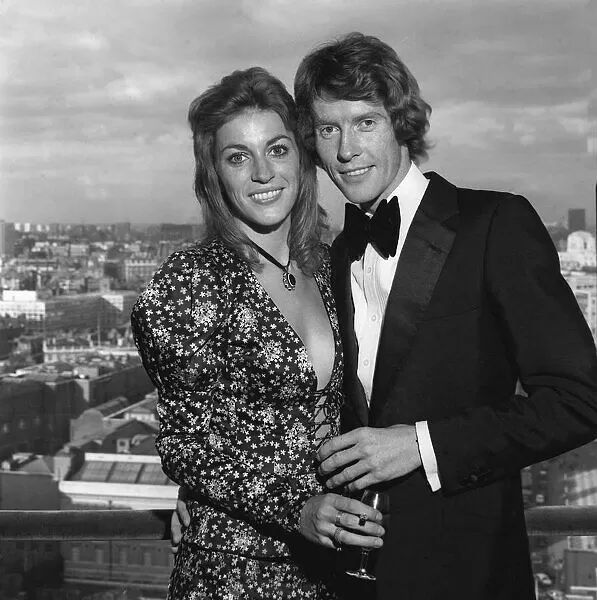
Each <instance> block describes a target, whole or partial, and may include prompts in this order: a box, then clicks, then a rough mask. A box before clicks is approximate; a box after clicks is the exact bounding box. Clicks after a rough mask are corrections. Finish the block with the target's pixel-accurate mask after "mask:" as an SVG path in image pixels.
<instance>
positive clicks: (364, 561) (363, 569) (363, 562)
mask: <svg viewBox="0 0 597 600" xmlns="http://www.w3.org/2000/svg"><path fill="white" fill-rule="evenodd" d="M368 559H369V550H361V564H360V565H359V571H360V572H361V573H366V572H367V560H368Z"/></svg>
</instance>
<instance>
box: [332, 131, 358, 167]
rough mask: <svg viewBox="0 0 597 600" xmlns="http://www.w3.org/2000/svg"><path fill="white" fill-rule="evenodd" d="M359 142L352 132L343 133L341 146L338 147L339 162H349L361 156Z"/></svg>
mask: <svg viewBox="0 0 597 600" xmlns="http://www.w3.org/2000/svg"><path fill="white" fill-rule="evenodd" d="M360 152H361V151H360V148H359V144H358V140H357V139H356V137H355V136H354V135H353V133H352V132H350V131H346V132H342V137H341V138H340V146H339V147H338V160H339V161H340V162H349V161H350V160H352V159H353V158H354V157H355V156H358V155H359V154H360Z"/></svg>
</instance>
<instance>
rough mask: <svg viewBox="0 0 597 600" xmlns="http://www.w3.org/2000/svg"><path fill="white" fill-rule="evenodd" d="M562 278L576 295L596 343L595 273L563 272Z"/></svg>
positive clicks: (596, 302)
mask: <svg viewBox="0 0 597 600" xmlns="http://www.w3.org/2000/svg"><path fill="white" fill-rule="evenodd" d="M564 278H565V279H566V281H567V282H568V285H569V286H570V288H571V289H572V292H573V293H574V295H575V296H576V300H577V301H578V305H579V306H580V309H581V311H582V313H583V315H584V316H585V319H586V320H587V323H588V325H589V328H590V329H591V333H592V334H593V339H594V340H595V343H596V344H597V273H590V272H578V271H573V272H569V273H564Z"/></svg>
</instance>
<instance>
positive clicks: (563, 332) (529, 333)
mask: <svg viewBox="0 0 597 600" xmlns="http://www.w3.org/2000/svg"><path fill="white" fill-rule="evenodd" d="M427 177H428V178H429V179H430V183H429V186H428V188H427V191H426V193H425V195H424V197H423V199H422V202H421V204H420V207H419V209H418V210H417V213H416V215H415V218H414V220H413V222H412V225H411V228H410V230H409V232H408V236H407V238H406V242H405V244H404V247H403V250H402V253H401V255H400V259H399V262H398V267H397V270H396V275H395V278H394V282H393V285H392V288H391V292H390V297H389V300H388V305H387V309H386V313H385V320H384V324H383V329H382V332H381V337H380V341H379V351H378V354H377V364H376V370H375V376H374V381H373V391H372V397H371V403H370V408H368V407H367V403H366V400H365V396H364V393H363V389H362V386H361V385H360V382H359V380H358V378H357V342H356V338H355V334H354V327H353V304H352V297H351V289H350V263H349V259H348V255H347V251H346V245H345V240H344V237H343V235H342V234H340V235H339V236H338V238H337V239H336V241H335V243H334V244H333V247H332V269H333V276H332V277H333V279H332V285H333V289H334V294H335V297H336V303H337V307H338V316H339V320H340V324H341V332H342V337H343V344H344V352H345V380H344V385H345V393H346V406H345V409H344V414H343V428H344V430H349V429H353V428H356V427H362V426H370V427H388V426H389V425H392V424H395V423H410V424H414V423H415V422H416V421H419V420H427V421H428V423H429V431H430V435H431V440H432V443H433V447H434V450H435V453H436V456H437V461H438V468H439V475H440V480H441V485H442V487H441V490H440V491H438V492H435V493H433V492H431V489H430V487H429V484H428V482H427V480H426V477H425V474H424V471H423V469H422V468H421V469H419V470H417V471H415V472H413V473H411V474H409V475H407V476H405V477H403V478H400V479H396V480H393V481H391V482H389V483H388V490H389V493H390V502H391V516H390V523H389V527H388V531H387V533H386V536H385V542H384V548H383V549H382V551H381V552H380V553H379V559H378V562H377V567H376V568H377V589H376V591H375V596H376V598H377V599H378V600H383V599H386V598H387V599H390V598H392V599H400V600H409V599H417V600H434V599H438V600H439V599H440V598H441V599H442V600H446V599H448V598H449V599H452V598H457V599H458V600H469V599H470V600H489V599H500V600H516V599H521V600H522V599H524V600H531V599H533V598H534V594H533V581H532V574H531V568H530V559H529V548H528V540H527V536H526V530H525V522H524V511H523V502H522V494H521V484H520V469H521V468H522V467H524V466H526V465H529V464H532V463H535V462H538V461H541V460H544V459H547V458H550V457H553V456H555V455H557V454H560V453H562V452H565V451H567V450H570V449H571V448H574V447H577V446H579V445H581V444H584V443H587V442H589V441H591V440H593V439H594V438H595V437H597V358H596V353H595V345H594V342H593V339H592V337H591V334H590V332H589V329H588V327H587V325H586V323H585V320H584V318H583V316H582V313H581V312H580V309H579V307H578V305H577V302H576V300H575V298H574V295H573V294H572V292H571V290H570V288H569V287H568V285H567V284H566V282H565V281H564V279H563V278H562V276H561V275H560V269H559V262H558V256H557V253H556V251H555V248H554V246H553V244H552V242H551V240H550V238H549V235H548V233H547V231H546V230H545V228H544V226H543V224H542V223H541V221H540V219H539V217H538V216H537V214H536V213H535V211H534V210H533V208H532V207H531V206H530V204H529V203H528V202H527V201H526V200H525V199H524V198H522V197H520V196H514V195H512V194H506V193H499V192H490V191H478V190H469V189H460V188H457V187H455V186H454V185H452V184H450V183H449V182H447V181H446V180H444V179H442V178H441V177H440V176H438V175H437V174H435V173H430V174H427ZM517 380H519V381H520V383H521V384H522V387H523V389H524V391H525V392H526V394H527V395H528V397H527V396H524V395H519V394H515V388H516V382H517ZM360 594H362V592H360ZM361 597H362V595H361Z"/></svg>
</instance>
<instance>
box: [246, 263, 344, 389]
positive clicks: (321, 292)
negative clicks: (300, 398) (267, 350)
mask: <svg viewBox="0 0 597 600" xmlns="http://www.w3.org/2000/svg"><path fill="white" fill-rule="evenodd" d="M241 262H242V263H243V265H244V267H245V269H246V270H247V272H248V274H249V277H250V278H251V279H252V280H253V282H254V284H255V285H256V287H257V289H258V290H259V293H260V294H261V295H262V296H263V297H264V298H265V299H266V300H267V301H268V302H269V303H270V304H271V305H272V306H273V307H274V309H275V311H276V313H277V314H278V318H279V319H280V321H282V322H283V323H284V324H285V325H286V327H287V329H288V330H289V331H290V333H291V335H292V336H293V337H294V338H295V339H296V340H297V341H298V343H299V344H300V346H301V347H302V348H303V349H304V350H305V354H306V355H307V358H308V360H309V367H310V370H311V373H312V375H313V379H314V387H315V390H314V392H315V393H316V394H322V393H324V392H325V391H326V390H327V388H328V387H329V386H330V384H331V383H332V381H333V380H334V377H335V376H336V369H337V368H338V358H339V352H338V335H337V332H336V330H335V329H334V325H333V322H332V315H331V314H330V308H331V307H330V302H329V298H328V299H326V296H327V295H328V294H329V293H330V290H324V289H323V288H324V286H323V283H322V282H321V281H320V275H319V271H320V269H321V267H320V268H319V269H318V270H317V271H315V273H313V279H314V280H315V285H317V290H318V291H319V296H320V298H321V301H322V302H323V307H324V308H325V312H326V315H327V319H328V323H329V326H330V330H331V331H332V339H333V342H334V362H333V364H332V369H331V371H330V377H329V379H328V381H327V382H326V384H325V385H324V386H323V387H321V388H318V387H317V385H318V383H319V380H318V377H317V371H315V367H314V366H313V361H312V359H311V355H310V354H309V351H308V350H307V346H306V344H305V342H303V339H302V338H301V336H300V335H299V334H298V333H297V331H296V330H295V329H294V327H293V326H292V325H291V324H290V321H289V320H288V319H287V318H286V317H285V316H284V313H283V312H282V311H281V310H280V307H279V306H278V305H277V304H276V303H275V302H274V299H273V298H272V297H271V296H270V295H269V293H268V291H267V290H266V289H265V287H264V286H263V284H262V283H261V281H259V279H258V277H257V275H255V272H254V271H253V269H251V267H250V266H249V265H248V264H247V263H246V262H245V261H244V260H243V261H241Z"/></svg>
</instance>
